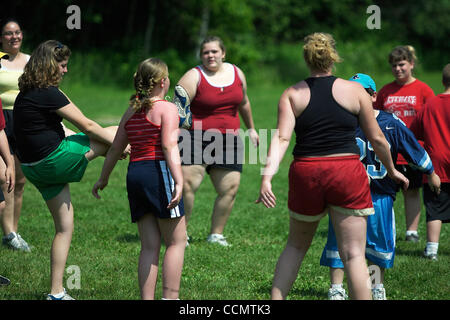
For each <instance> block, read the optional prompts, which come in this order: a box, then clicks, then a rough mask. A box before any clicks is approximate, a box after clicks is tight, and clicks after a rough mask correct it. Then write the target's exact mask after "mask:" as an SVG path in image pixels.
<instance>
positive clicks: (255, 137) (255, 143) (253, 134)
mask: <svg viewBox="0 0 450 320" xmlns="http://www.w3.org/2000/svg"><path fill="white" fill-rule="evenodd" d="M248 136H249V138H250V141H251V142H252V144H253V146H254V147H255V148H256V147H258V146H259V136H258V133H257V132H256V130H255V129H253V128H252V129H248Z"/></svg>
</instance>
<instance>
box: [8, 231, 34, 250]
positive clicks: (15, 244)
mask: <svg viewBox="0 0 450 320" xmlns="http://www.w3.org/2000/svg"><path fill="white" fill-rule="evenodd" d="M2 243H3V245H5V246H7V247H8V248H10V249H13V250H20V251H25V252H30V251H31V250H30V247H29V246H28V243H26V242H25V240H23V239H22V237H21V236H20V235H19V234H17V233H15V232H11V233H10V234H8V235H7V236H4V237H3V238H2Z"/></svg>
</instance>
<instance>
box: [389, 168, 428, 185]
mask: <svg viewBox="0 0 450 320" xmlns="http://www.w3.org/2000/svg"><path fill="white" fill-rule="evenodd" d="M395 169H397V170H398V171H400V172H401V173H403V175H404V176H405V177H407V178H408V180H409V187H408V190H410V189H418V188H421V187H422V185H423V173H422V171H419V170H416V169H413V168H411V167H410V166H409V165H407V164H396V165H395Z"/></svg>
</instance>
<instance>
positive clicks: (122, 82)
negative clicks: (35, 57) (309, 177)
mask: <svg viewBox="0 0 450 320" xmlns="http://www.w3.org/2000/svg"><path fill="white" fill-rule="evenodd" d="M72 4H76V5H78V6H79V8H80V12H81V15H80V17H81V29H80V30H76V29H74V30H69V29H68V28H67V26H66V22H67V20H68V18H69V17H70V16H71V13H67V12H66V10H67V7H68V6H69V5H72ZM373 4H375V5H377V6H378V7H379V8H380V14H381V15H380V18H381V19H380V27H381V28H380V29H372V30H370V29H368V28H367V25H366V22H367V19H368V18H369V17H370V16H371V14H372V12H370V13H367V8H368V7H369V6H370V5H373ZM1 16H2V17H4V18H5V17H8V16H13V17H15V18H17V19H18V20H19V22H20V23H21V25H22V28H23V29H24V32H25V40H24V45H25V49H26V51H28V52H31V51H32V50H33V48H35V47H36V46H37V45H38V44H39V43H40V42H42V41H44V40H48V39H58V40H60V41H61V42H64V43H66V44H67V45H69V46H70V47H71V49H72V51H73V52H74V54H73V56H72V59H71V63H70V68H71V72H70V75H69V76H68V78H69V79H68V81H82V82H84V83H86V82H94V83H101V84H108V85H117V86H120V87H124V88H127V87H130V83H131V81H130V78H131V77H132V75H133V73H134V71H135V68H136V65H137V64H138V63H139V62H140V61H141V60H143V59H145V58H147V57H148V56H159V57H161V58H163V59H165V60H166V62H167V63H168V65H169V68H170V71H171V75H172V78H173V79H174V80H178V78H179V77H180V76H181V75H182V74H183V73H184V72H185V71H186V69H187V68H189V67H192V66H193V65H195V64H196V63H198V56H197V52H198V46H199V42H200V41H201V40H202V38H203V37H204V35H206V34H215V35H219V36H220V37H222V38H223V40H224V42H225V45H226V47H227V60H228V61H230V62H233V63H235V64H237V65H239V66H240V67H241V68H242V69H243V70H244V72H245V73H246V74H247V77H248V78H249V79H250V80H254V81H259V82H265V83H275V82H287V83H290V82H293V81H297V80H298V79H300V78H302V77H304V76H305V75H306V74H307V70H306V67H305V66H304V64H303V61H302V54H301V52H302V39H303V38H304V37H305V36H306V35H307V34H309V33H311V32H316V31H323V32H329V33H331V34H333V35H334V37H335V38H336V40H337V47H338V50H339V52H340V54H341V55H342V57H343V58H344V60H345V61H346V64H345V65H346V66H347V69H345V70H343V69H342V68H341V69H339V68H338V70H339V71H342V72H343V73H345V74H346V75H347V74H348V75H349V76H350V75H351V74H353V73H355V72H357V71H358V72H366V73H369V74H371V75H373V74H378V73H380V72H384V71H386V70H389V66H388V64H387V55H388V53H389V51H390V50H391V49H392V48H393V47H394V46H396V45H400V44H411V45H413V46H414V47H415V48H416V50H417V52H418V57H419V61H420V63H419V71H420V69H421V68H425V69H427V70H442V67H443V66H444V65H445V64H446V63H449V61H450V58H449V57H450V55H449V51H450V42H449V41H448V36H449V35H450V24H449V23H448V21H450V2H449V1H448V0H433V1H427V0H417V1H413V2H412V1H405V0H398V1H375V2H374V1H371V0H340V1H333V0H318V1H306V0H270V1H269V0H184V1H178V0H165V1H156V0H130V1H118V0H111V1H106V0H96V1H88V0H79V1H71V0H59V1H54V0H40V1H34V2H30V1H26V0H16V1H13V2H11V3H10V4H9V5H8V6H5V7H4V8H2V13H1Z"/></svg>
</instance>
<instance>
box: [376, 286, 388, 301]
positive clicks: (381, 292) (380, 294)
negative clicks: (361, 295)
mask: <svg viewBox="0 0 450 320" xmlns="http://www.w3.org/2000/svg"><path fill="white" fill-rule="evenodd" d="M372 299H373V300H387V299H386V290H385V289H384V288H373V289H372Z"/></svg>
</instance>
